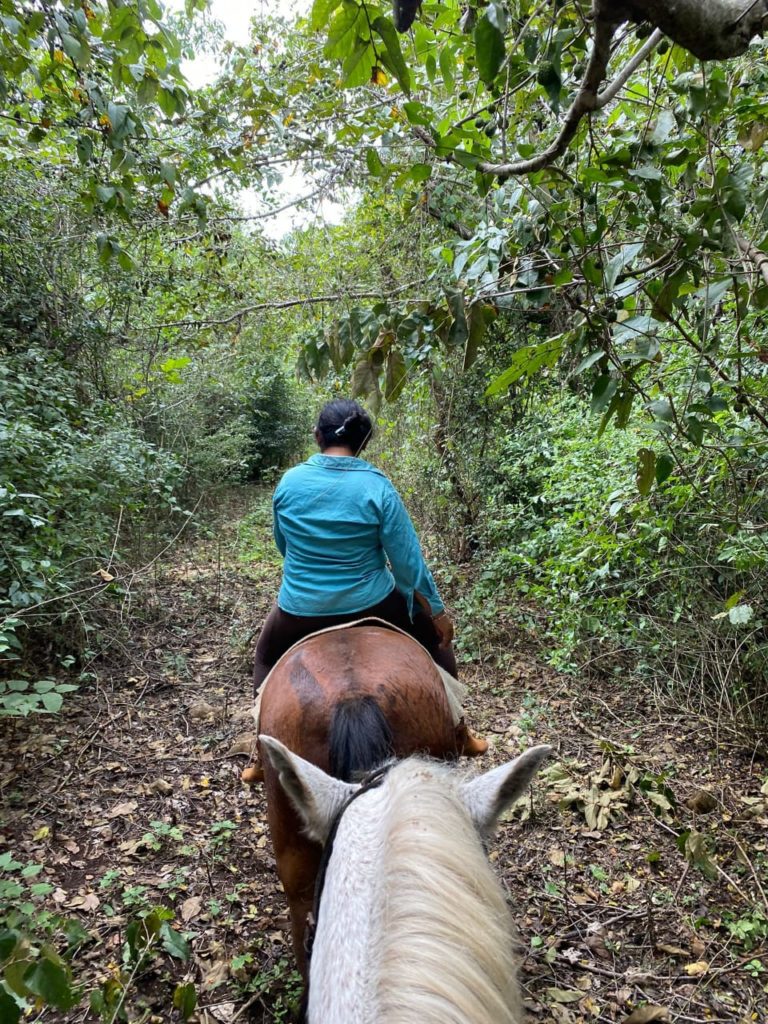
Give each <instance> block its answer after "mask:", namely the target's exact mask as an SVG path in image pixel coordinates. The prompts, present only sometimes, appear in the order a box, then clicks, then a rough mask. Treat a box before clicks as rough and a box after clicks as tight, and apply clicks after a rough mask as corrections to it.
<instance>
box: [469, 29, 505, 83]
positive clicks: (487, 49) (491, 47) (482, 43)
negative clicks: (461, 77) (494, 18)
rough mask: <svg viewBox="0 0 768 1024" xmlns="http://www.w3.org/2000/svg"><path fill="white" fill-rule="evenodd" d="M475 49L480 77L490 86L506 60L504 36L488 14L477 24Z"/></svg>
mask: <svg viewBox="0 0 768 1024" xmlns="http://www.w3.org/2000/svg"><path fill="white" fill-rule="evenodd" d="M475 50H476V52H477V70H478V73H479V75H480V78H481V79H482V80H483V82H484V83H485V84H486V85H488V86H490V85H491V84H492V82H493V80H494V78H495V77H496V75H497V74H498V71H499V68H500V67H501V65H502V63H503V61H504V36H503V34H502V33H501V32H500V31H499V30H498V28H497V27H496V26H495V25H493V24H492V23H491V19H490V18H489V17H488V15H487V14H484V15H483V16H482V18H480V20H479V21H478V22H477V24H476V25H475Z"/></svg>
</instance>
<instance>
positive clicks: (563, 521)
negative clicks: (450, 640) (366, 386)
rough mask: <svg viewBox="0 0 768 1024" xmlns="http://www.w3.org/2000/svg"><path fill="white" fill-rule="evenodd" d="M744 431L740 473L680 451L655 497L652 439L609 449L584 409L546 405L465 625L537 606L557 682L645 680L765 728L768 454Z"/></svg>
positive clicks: (506, 447) (516, 459) (516, 437)
mask: <svg viewBox="0 0 768 1024" xmlns="http://www.w3.org/2000/svg"><path fill="white" fill-rule="evenodd" d="M734 429H738V430H739V431H740V444H741V448H740V456H741V461H740V465H739V469H738V471H735V470H734V467H733V465H732V462H731V460H730V459H729V455H728V452H727V451H721V450H719V449H717V448H715V447H714V446H712V447H711V448H710V449H708V450H706V451H702V450H701V449H690V450H688V451H685V450H680V449H678V450H677V451H676V455H677V457H678V464H677V468H676V471H675V472H674V473H673V475H672V476H671V477H670V478H669V479H668V480H667V481H666V482H664V483H663V484H662V485H661V486H660V487H658V488H655V489H654V490H653V491H651V493H650V494H649V495H647V496H643V495H641V494H639V493H638V490H637V484H636V474H637V472H638V451H639V450H640V449H641V448H643V447H644V446H646V445H648V444H649V443H650V441H651V438H652V437H653V435H652V434H650V431H649V430H648V429H647V428H644V427H642V426H630V427H628V428H627V429H626V430H623V431H619V430H614V431H611V432H608V433H606V434H604V435H603V436H602V437H598V436H597V434H596V430H595V420H594V419H593V418H592V417H590V416H589V415H588V414H587V413H586V412H585V411H584V410H583V406H582V402H581V400H580V399H578V398H576V397H574V396H572V395H569V394H568V393H558V394H555V395H553V396H550V397H549V398H545V399H544V400H543V401H541V402H540V403H539V405H538V407H537V408H535V409H533V410H531V412H530V413H529V415H528V416H527V417H526V419H525V421H524V422H523V423H521V424H520V425H519V426H518V427H517V428H516V429H515V430H514V432H512V433H509V434H506V435H504V436H502V437H501V438H500V439H498V441H497V444H496V446H495V459H496V470H497V474H498V479H497V483H496V485H495V486H494V487H493V488H491V489H489V491H488V494H487V500H486V507H485V512H484V515H483V520H482V531H481V532H482V538H483V551H482V553H483V562H484V571H483V573H482V575H481V578H480V579H479V581H478V582H477V584H476V586H475V589H474V592H473V593H472V594H471V595H470V596H469V598H468V599H467V600H466V601H465V605H466V613H465V618H466V619H467V621H468V622H469V623H471V622H472V620H473V613H474V610H476V609H486V610H487V609H488V608H489V607H492V608H493V609H495V611H496V612H497V613H498V612H499V611H500V610H501V609H503V608H506V609H507V610H510V609H511V610H513V611H514V609H515V608H516V607H517V605H518V604H519V597H520V595H524V596H525V597H527V598H529V599H531V600H532V603H533V604H535V605H536V606H537V607H539V608H541V609H544V611H545V612H546V615H545V625H544V632H545V634H546V636H547V637H548V638H549V640H548V649H549V651H550V657H551V660H552V661H553V662H554V663H555V664H556V665H557V666H558V667H559V668H561V669H565V670H574V669H576V668H577V667H582V666H584V665H586V664H590V665H594V664H599V665H600V667H602V668H605V669H609V668H611V667H613V668H615V669H616V670H617V671H621V672H623V673H624V672H628V671H632V672H640V673H644V674H646V675H648V676H652V677H653V678H654V679H656V680H657V681H661V682H662V683H663V684H664V685H666V684H667V680H671V681H673V682H674V683H676V684H678V686H680V685H682V686H685V687H686V689H687V690H688V696H689V697H690V698H691V700H692V702H693V703H696V704H698V705H700V707H701V709H702V710H703V711H704V712H705V713H707V712H708V710H709V709H711V708H712V707H713V703H712V701H713V698H715V700H716V701H717V702H719V703H723V704H725V705H727V706H728V708H729V710H730V711H737V710H741V712H742V713H743V714H744V715H745V716H746V718H747V719H748V720H750V721H752V722H757V721H758V720H760V719H761V718H763V719H764V718H765V716H766V715H768V687H767V686H766V678H767V677H768V671H767V670H768V637H767V635H766V628H765V623H766V620H767V619H768V604H766V597H765V588H764V585H763V583H762V582H761V581H762V580H764V579H765V573H766V569H768V545H766V544H765V541H764V538H763V536H762V533H761V531H760V529H759V527H757V528H756V525H755V524H759V523H762V522H764V521H765V516H766V508H765V497H764V495H763V492H762V490H761V489H760V488H759V487H758V486H756V481H759V480H761V479H763V478H764V474H765V471H766V452H765V448H764V446H763V445H762V444H761V443H760V440H759V436H758V438H757V439H756V440H755V439H753V438H752V436H751V434H750V431H749V426H748V425H745V424H741V425H738V424H736V425H735V427H734ZM470 642H471V638H470ZM692 679H695V680H696V683H695V684H692V683H691V680H692Z"/></svg>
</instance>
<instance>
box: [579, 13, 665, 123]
mask: <svg viewBox="0 0 768 1024" xmlns="http://www.w3.org/2000/svg"><path fill="white" fill-rule="evenodd" d="M663 38H664V33H663V32H662V31H660V29H658V28H657V29H655V30H654V31H653V32H652V33H651V34H650V35H649V36H648V38H647V39H646V41H645V42H644V43H643V45H642V46H641V47H640V49H639V50H638V51H637V53H636V54H635V55H634V56H633V57H632V58H631V59H630V60H629V61H628V62H627V64H626V66H625V67H624V68H622V70H621V71H620V72H619V73H618V75H616V77H615V78H614V80H613V81H612V82H611V84H610V85H608V86H606V87H605V89H603V91H602V92H601V93H599V94H598V97H597V103H596V107H597V109H598V110H601V109H602V108H603V107H604V106H605V105H606V103H610V102H611V100H612V99H613V98H614V97H615V96H616V95H617V93H619V92H620V91H621V90H622V89H623V88H624V86H625V85H626V83H627V81H628V80H629V78H630V77H631V76H632V75H633V74H634V72H635V71H637V69H638V68H639V67H640V65H641V64H642V63H643V61H644V60H645V58H646V57H647V56H648V54H649V53H651V52H652V50H653V49H654V48H655V47H656V46H657V45H658V44H659V43H660V42H661V40H662V39H663Z"/></svg>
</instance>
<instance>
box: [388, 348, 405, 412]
mask: <svg viewBox="0 0 768 1024" xmlns="http://www.w3.org/2000/svg"><path fill="white" fill-rule="evenodd" d="M406 380H407V376H406V372H405V359H404V358H403V353H402V352H401V351H400V349H399V348H396V347H393V348H391V349H390V350H389V355H388V356H387V364H386V371H385V375H384V397H385V398H386V400H387V401H388V402H394V401H395V399H396V398H398V397H399V395H400V393H401V392H402V390H403V388H404V387H405V382H406Z"/></svg>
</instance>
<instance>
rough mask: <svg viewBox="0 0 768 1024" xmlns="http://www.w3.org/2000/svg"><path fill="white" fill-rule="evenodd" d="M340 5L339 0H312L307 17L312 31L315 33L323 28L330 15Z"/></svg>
mask: <svg viewBox="0 0 768 1024" xmlns="http://www.w3.org/2000/svg"><path fill="white" fill-rule="evenodd" d="M340 4H341V0H314V3H313V4H312V11H311V13H310V15H309V23H310V25H311V26H312V29H313V31H315V32H317V31H318V30H319V29H321V28H325V26H326V25H327V24H328V21H329V19H330V17H331V15H332V14H333V12H334V11H335V10H336V8H337V7H338V6H339V5H340Z"/></svg>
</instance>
